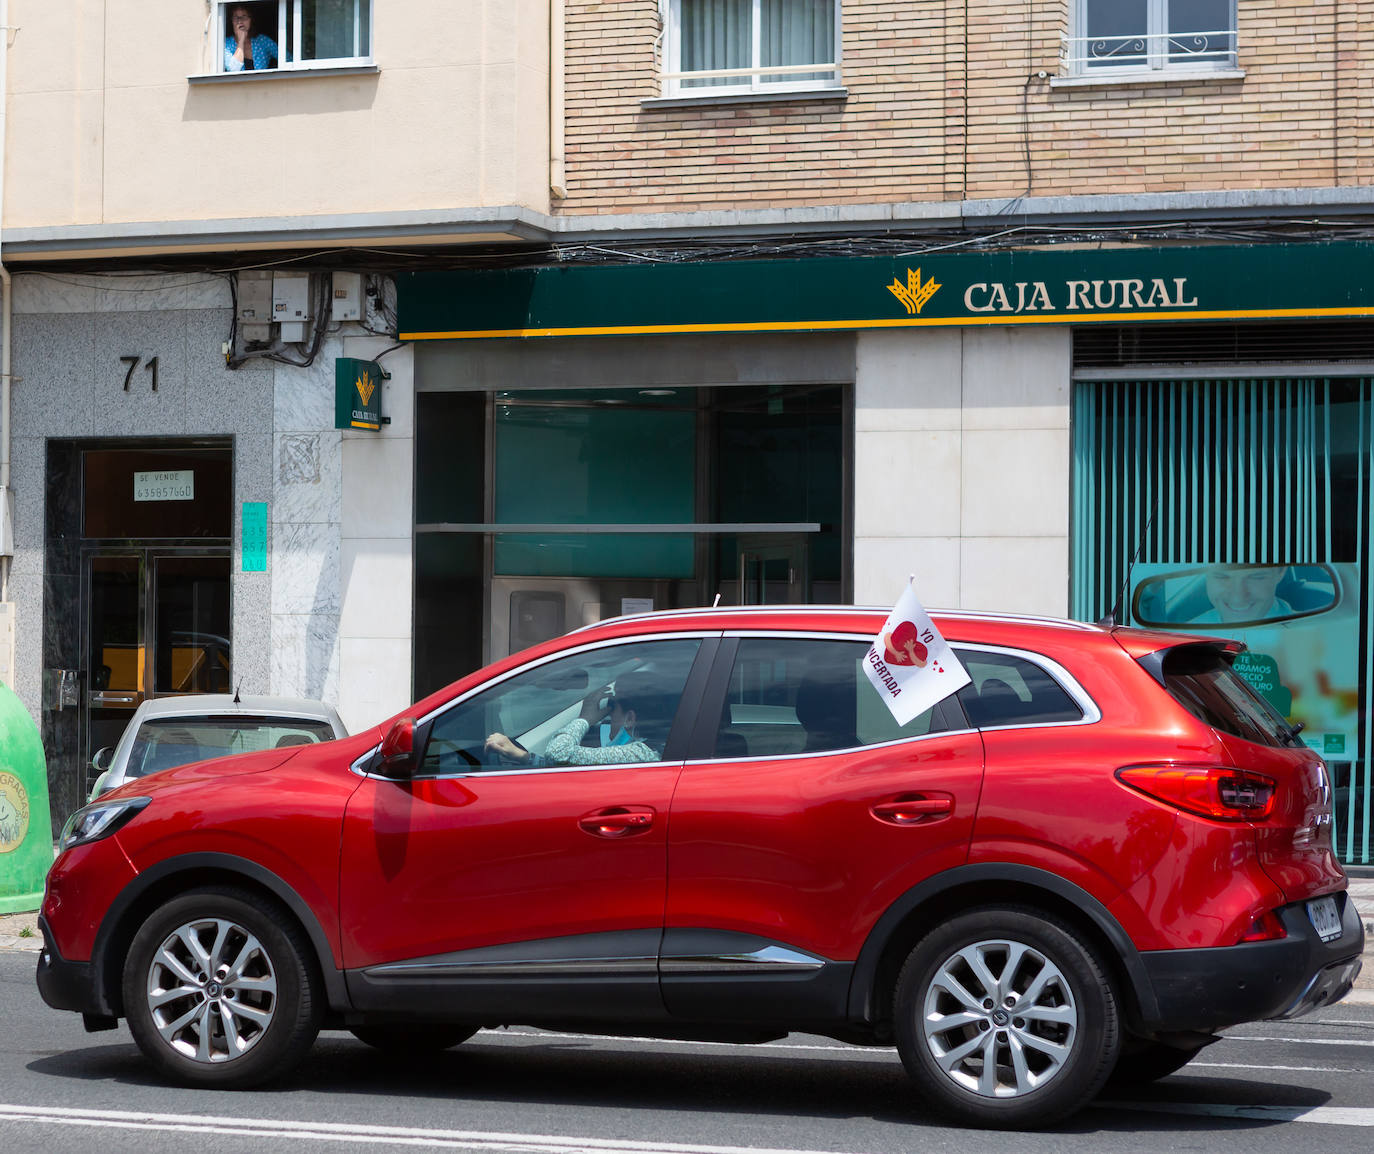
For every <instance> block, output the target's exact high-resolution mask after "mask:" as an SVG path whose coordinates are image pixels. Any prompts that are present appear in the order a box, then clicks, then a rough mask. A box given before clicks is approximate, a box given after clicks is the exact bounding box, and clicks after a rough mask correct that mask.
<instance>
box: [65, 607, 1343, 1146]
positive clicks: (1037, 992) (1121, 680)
mask: <svg viewBox="0 0 1374 1154" xmlns="http://www.w3.org/2000/svg"><path fill="white" fill-rule="evenodd" d="M884 616H885V614H884V613H883V612H881V611H874V610H862V609H853V608H783V609H744V610H740V609H736V610H723V609H722V610H698V611H683V612H673V613H659V614H650V615H646V616H642V617H627V618H618V619H615V620H612V621H607V622H604V623H602V624H600V625H597V626H593V627H591V628H589V629H585V630H582V631H581V632H577V633H573V634H570V635H568V636H566V637H562V638H559V639H557V640H555V641H550V642H548V643H547V644H544V645H541V646H539V647H537V648H535V649H531V650H527V651H526V652H524V653H520V654H517V655H515V656H513V657H511V658H508V659H507V660H504V661H501V662H499V663H497V664H495V665H493V666H491V667H490V668H487V669H484V670H482V671H480V672H478V673H474V674H473V675H472V676H470V677H467V678H465V679H463V680H462V681H459V682H457V683H455V684H454V685H451V686H449V687H448V688H447V689H444V690H442V691H440V692H439V693H436V694H434V695H433V696H431V697H428V698H426V699H425V700H423V701H421V702H419V703H418V704H417V705H416V706H415V707H414V708H413V709H411V710H409V711H407V713H406V714H405V715H404V716H402V717H400V718H397V719H395V720H392V721H390V722H388V723H386V724H384V725H382V726H381V727H379V728H377V729H374V730H370V731H368V732H366V733H362V734H359V735H358V736H356V737H351V738H345V739H342V740H339V741H334V742H329V743H326V744H322V745H315V746H298V747H295V748H290V749H280V750H272V751H265V752H262V753H253V754H246V755H243V756H239V757H233V758H226V759H222V760H217V761H211V762H203V763H200V764H198V765H193V766H187V767H184V768H181V769H175V770H170V771H168V772H166V773H162V774H157V775H155V776H153V777H149V778H143V779H140V780H138V781H134V782H131V783H129V784H127V785H125V786H123V787H122V788H120V789H118V790H115V791H114V792H113V793H110V794H108V795H106V796H104V797H102V798H101V799H100V800H99V801H98V802H96V803H94V804H92V805H90V806H87V807H86V808H85V809H83V810H81V811H79V812H78V813H77V814H76V815H75V816H74V817H73V818H72V819H71V821H70V822H68V824H67V827H66V829H65V830H64V832H63V835H62V853H61V856H60V857H59V858H58V859H57V861H56V863H55V864H54V866H53V868H52V872H51V874H50V875H49V877H48V885H47V894H46V897H45V900H44V903H43V911H42V929H43V935H44V940H45V948H44V950H43V953H42V955H41V960H40V962H39V967H38V984H39V988H40V990H41V991H42V994H43V997H44V998H45V999H46V1000H47V1002H48V1003H49V1004H50V1005H52V1006H55V1007H57V1008H59V1009H68V1010H76V1011H80V1012H81V1013H82V1014H84V1015H85V1019H86V1024H87V1026H88V1028H91V1029H101V1028H112V1027H114V1026H115V1024H116V1020H117V1019H118V1018H120V1017H125V1018H127V1019H128V1021H129V1027H130V1030H131V1031H132V1033H133V1036H134V1038H135V1040H136V1041H137V1043H138V1045H139V1047H140V1048H141V1049H142V1051H143V1053H144V1054H145V1055H146V1057H147V1058H148V1059H149V1060H150V1061H151V1062H152V1063H153V1065H155V1066H156V1067H157V1068H158V1069H159V1070H160V1071H161V1072H162V1073H163V1074H164V1075H165V1076H167V1077H169V1078H171V1079H174V1080H176V1081H179V1082H182V1083H187V1084H191V1085H196V1086H205V1087H233V1086H246V1085H251V1084H254V1083H259V1082H262V1081H264V1080H265V1079H269V1078H273V1077H275V1076H278V1075H280V1074H282V1073H284V1072H285V1071H287V1070H289V1069H290V1068H291V1067H292V1066H294V1065H295V1064H296V1063H298V1062H299V1061H300V1060H301V1058H302V1057H303V1055H304V1054H305V1053H306V1051H307V1050H308V1049H309V1047H310V1045H311V1043H312V1041H313V1040H314V1038H315V1035H316V1033H317V1032H318V1031H319V1030H320V1029H322V1028H324V1029H346V1030H351V1031H352V1032H353V1033H354V1034H355V1035H357V1036H358V1037H359V1038H361V1039H362V1040H363V1041H364V1042H367V1043H370V1044H372V1045H375V1046H378V1047H382V1048H384V1049H390V1048H395V1049H397V1050H405V1051H408V1052H414V1051H415V1050H417V1049H422V1048H425V1047H431V1048H440V1047H446V1046H450V1045H454V1044H456V1043H458V1042H461V1041H463V1040H464V1039H466V1038H468V1037H469V1036H471V1034H472V1033H474V1032H475V1031H476V1030H478V1029H479V1028H482V1027H486V1026H499V1025H502V1024H516V1023H519V1024H525V1025H533V1026H542V1027H549V1028H554V1029H563V1028H570V1029H577V1030H581V1031H593V1032H594V1031H602V1032H605V1033H618V1034H619V1033H626V1032H632V1033H635V1034H639V1035H649V1036H660V1037H665V1038H672V1037H676V1038H693V1039H712V1040H724V1041H735V1042H760V1041H766V1040H771V1039H774V1038H778V1037H781V1036H782V1035H784V1034H785V1033H787V1032H788V1031H794V1030H795V1031H809V1032H813V1033H819V1034H825V1035H829V1036H831V1037H833V1038H838V1039H842V1040H844V1041H848V1042H855V1043H859V1044H871V1045H893V1044H895V1045H896V1047H897V1050H898V1051H899V1053H900V1054H901V1057H902V1061H903V1062H904V1063H905V1065H906V1068H907V1070H908V1071H909V1072H910V1074H911V1076H912V1078H913V1079H914V1080H915V1081H916V1083H917V1085H918V1086H919V1088H920V1090H921V1092H922V1094H923V1095H924V1097H925V1098H926V1100H927V1101H928V1102H929V1103H930V1104H931V1105H933V1106H935V1107H938V1108H939V1109H941V1110H943V1111H944V1112H945V1113H946V1114H949V1115H952V1116H953V1117H955V1118H956V1119H959V1120H961V1121H964V1122H969V1123H973V1124H977V1125H987V1126H1022V1125H1031V1124H1041V1123H1045V1122H1048V1121H1052V1120H1055V1119H1058V1118H1062V1117H1064V1116H1065V1115H1067V1114H1069V1113H1070V1112H1072V1111H1073V1110H1075V1109H1077V1108H1079V1107H1081V1106H1082V1105H1083V1104H1084V1103H1086V1102H1087V1101H1089V1100H1090V1099H1091V1098H1092V1097H1093V1095H1094V1094H1096V1093H1097V1091H1098V1090H1099V1089H1100V1088H1101V1087H1102V1085H1103V1084H1104V1082H1105V1081H1106V1080H1107V1079H1108V1078H1109V1077H1110V1076H1111V1075H1112V1074H1113V1072H1114V1071H1115V1072H1116V1074H1117V1075H1118V1076H1119V1077H1122V1078H1129V1079H1137V1080H1138V1079H1145V1078H1153V1077H1161V1076H1163V1075H1164V1074H1167V1073H1169V1072H1170V1071H1172V1070H1175V1069H1177V1068H1179V1067H1180V1066H1182V1065H1183V1064H1184V1063H1185V1062H1187V1061H1188V1059H1189V1058H1191V1057H1192V1056H1193V1055H1194V1054H1196V1053H1197V1051H1198V1050H1199V1049H1201V1048H1202V1047H1203V1046H1205V1045H1206V1044H1207V1043H1208V1042H1210V1041H1212V1040H1214V1033H1215V1031H1217V1030H1219V1029H1221V1028H1222V1027H1225V1026H1230V1025H1233V1024H1235V1023H1238V1022H1245V1021H1250V1020H1254V1019H1259V1018H1282V1017H1291V1016H1294V1015H1297V1014H1303V1013H1306V1012H1308V1011H1310V1010H1313V1009H1315V1008H1316V1007H1318V1006H1322V1005H1326V1004H1328V1003H1330V1002H1333V1001H1335V1000H1336V999H1338V998H1340V997H1342V996H1343V995H1344V994H1345V992H1346V991H1347V990H1348V989H1349V988H1350V986H1351V984H1352V982H1353V981H1354V979H1355V976H1356V974H1357V973H1358V970H1359V967H1360V954H1361V951H1362V949H1363V944H1364V934H1363V929H1362V927H1361V924H1360V921H1359V919H1358V917H1357V916H1356V911H1355V908H1354V906H1353V904H1352V903H1351V902H1350V901H1348V900H1347V895H1346V892H1345V889H1346V880H1345V875H1344V873H1343V872H1342V870H1341V868H1340V865H1339V864H1338V863H1337V861H1336V859H1335V857H1334V855H1333V853H1332V849H1331V840H1330V832H1331V809H1330V783H1329V780H1328V778H1327V774H1326V770H1325V767H1324V766H1323V764H1322V762H1321V759H1320V758H1319V757H1318V756H1317V755H1316V754H1314V753H1312V752H1310V751H1309V750H1308V749H1306V748H1305V747H1304V746H1303V745H1302V744H1301V743H1300V742H1299V741H1298V739H1297V738H1296V736H1295V734H1294V732H1293V730H1292V729H1291V728H1290V727H1289V726H1288V725H1287V724H1286V722H1285V721H1284V719H1283V718H1281V717H1279V716H1278V715H1276V714H1275V713H1274V712H1273V711H1272V710H1271V709H1270V707H1269V706H1268V705H1267V704H1265V702H1264V701H1263V700H1262V699H1260V698H1259V697H1258V696H1256V695H1255V694H1254V693H1252V692H1251V691H1250V690H1249V689H1248V688H1247V686H1246V685H1245V683H1244V682H1243V681H1242V680H1241V679H1240V678H1239V677H1238V676H1237V675H1235V674H1234V673H1233V672H1232V670H1231V668H1230V665H1231V661H1232V658H1233V657H1234V656H1235V653H1236V652H1237V650H1238V648H1239V647H1238V646H1236V645H1234V644H1233V643H1229V642H1226V641H1220V640H1209V639H1202V640H1199V639H1198V638H1197V637H1196V636H1192V635H1189V636H1179V635H1172V634H1166V633H1148V632H1142V631H1136V630H1130V629H1120V628H1117V629H1109V628H1100V627H1097V626H1089V625H1082V624H1077V623H1074V622H1067V621H1052V620H1045V619H1033V618H1025V617H1006V616H991V615H985V614H976V613H944V614H939V613H937V614H935V615H934V616H935V621H936V624H937V625H938V626H939V628H940V629H941V630H942V631H943V632H944V634H945V636H946V638H948V639H949V641H950V642H951V644H952V645H953V646H954V648H955V651H956V652H957V653H958V655H959V656H960V658H961V659H962V661H963V663H964V665H965V666H966V668H967V670H968V672H969V673H970V675H971V676H972V684H970V685H968V686H967V687H965V688H964V689H962V690H961V691H960V692H959V693H958V695H957V696H955V697H950V698H947V699H945V700H944V701H943V702H941V703H940V704H938V705H937V706H935V707H934V708H932V709H931V710H929V711H928V712H926V713H924V714H922V715H921V716H919V717H917V718H915V719H914V720H913V721H911V722H910V723H908V724H906V725H902V726H899V725H898V724H897V722H896V721H895V720H894V718H893V716H892V715H891V713H890V712H889V711H888V709H887V708H886V707H885V705H884V702H883V701H882V699H881V698H880V697H879V695H878V693H877V691H876V690H875V689H874V688H873V687H872V685H871V683H870V682H869V681H868V679H867V678H866V676H865V675H864V673H863V671H862V668H861V663H862V661H863V660H864V657H865V655H866V653H867V651H868V647H869V645H870V643H871V642H872V641H873V639H874V637H875V636H876V634H877V633H878V631H879V629H880V627H881V626H882V623H883V620H884Z"/></svg>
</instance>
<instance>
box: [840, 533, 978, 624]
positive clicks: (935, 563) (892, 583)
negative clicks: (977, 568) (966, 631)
mask: <svg viewBox="0 0 1374 1154" xmlns="http://www.w3.org/2000/svg"><path fill="white" fill-rule="evenodd" d="M912 576H914V577H915V578H916V596H917V598H918V599H919V600H920V602H921V604H922V605H924V606H926V608H928V609H956V608H958V607H959V606H960V605H961V604H962V600H961V593H960V589H961V583H960V553H959V539H958V538H957V537H861V538H857V539H856V540H855V541H854V603H855V604H856V605H881V606H891V605H894V604H895V603H896V601H897V598H898V597H900V596H901V595H902V591H903V590H904V589H905V588H906V584H907V578H908V577H912Z"/></svg>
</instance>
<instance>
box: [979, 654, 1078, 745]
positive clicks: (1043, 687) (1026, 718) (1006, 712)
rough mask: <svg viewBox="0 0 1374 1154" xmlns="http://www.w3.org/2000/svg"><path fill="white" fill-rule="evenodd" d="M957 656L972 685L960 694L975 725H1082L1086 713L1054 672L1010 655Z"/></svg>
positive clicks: (986, 726)
mask: <svg viewBox="0 0 1374 1154" xmlns="http://www.w3.org/2000/svg"><path fill="white" fill-rule="evenodd" d="M954 652H955V654H956V656H958V658H959V660H960V661H962V662H963V664H964V668H965V669H967V670H968V673H969V676H970V677H971V678H973V681H972V682H971V683H970V684H968V685H966V686H964V688H963V689H961V690H959V693H958V697H959V703H960V704H961V705H962V706H963V707H964V712H965V713H966V714H967V715H968V719H969V722H970V724H972V725H975V726H978V727H979V728H980V729H985V728H988V727H991V726H997V725H1044V724H1048V723H1051V722H1063V721H1078V720H1079V719H1080V718H1082V716H1083V710H1082V708H1081V707H1080V706H1079V705H1078V703H1077V702H1076V701H1074V699H1073V698H1072V697H1070V696H1069V694H1068V692H1067V691H1066V690H1065V689H1064V687H1063V686H1062V685H1060V684H1059V682H1057V681H1056V680H1055V679H1054V677H1053V676H1052V675H1051V674H1050V672H1049V671H1048V670H1046V669H1044V668H1043V667H1041V666H1039V665H1037V664H1036V663H1035V662H1033V661H1028V660H1026V659H1025V658H1024V657H1017V656H1015V655H1014V654H1011V653H985V652H982V651H975V650H964V649H960V648H959V647H958V646H955V647H954Z"/></svg>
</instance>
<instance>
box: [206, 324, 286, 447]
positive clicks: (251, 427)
mask: <svg viewBox="0 0 1374 1154" xmlns="http://www.w3.org/2000/svg"><path fill="white" fill-rule="evenodd" d="M185 316H186V374H187V380H186V430H187V432H188V433H202V434H203V433H265V432H268V431H269V430H270V429H271V428H272V408H273V405H272V391H273V381H274V374H273V372H272V368H271V365H270V364H269V363H268V362H266V361H260V360H258V361H248V362H246V363H244V364H243V365H241V366H240V367H239V368H237V369H230V368H228V367H227V366H226V365H225V363H224V354H223V353H222V352H221V349H222V348H223V345H224V342H225V341H226V340H227V339H228V336H229V324H230V320H231V314H230V313H229V311H228V310H227V309H201V310H193V311H189V312H187V313H186V314H185Z"/></svg>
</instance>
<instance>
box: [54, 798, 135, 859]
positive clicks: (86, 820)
mask: <svg viewBox="0 0 1374 1154" xmlns="http://www.w3.org/2000/svg"><path fill="white" fill-rule="evenodd" d="M152 800H153V799H152V798H151V797H121V798H115V799H111V800H110V801H94V802H92V803H91V804H90V805H88V806H84V807H83V808H81V809H78V810H77V811H76V812H75V813H74V814H72V816H71V817H69V818H68V819H67V824H66V825H64V826H63V827H62V836H61V838H59V839H58V843H57V848H58V849H59V850H68V849H71V848H72V846H74V845H85V844H86V843H87V842H89V841H99V840H100V839H101V838H103V837H109V836H110V834H112V833H114V832H115V831H116V830H118V829H120V828H121V827H122V826H123V825H124V824H125V823H126V822H128V821H129V819H130V818H132V817H133V816H134V815H135V814H137V813H138V812H139V811H140V810H141V809H142V808H143V807H144V806H145V805H147V804H148V803H149V802H150V801H152Z"/></svg>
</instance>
